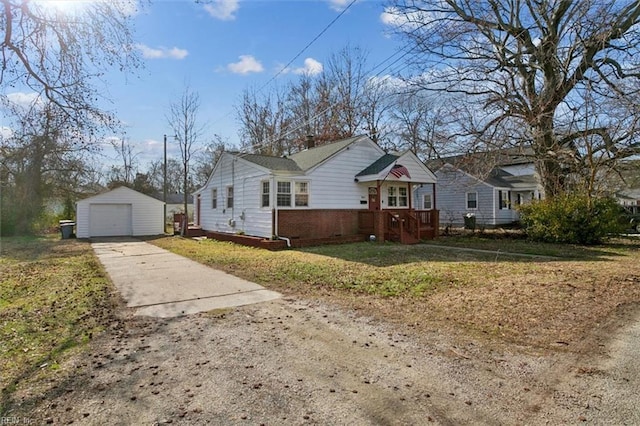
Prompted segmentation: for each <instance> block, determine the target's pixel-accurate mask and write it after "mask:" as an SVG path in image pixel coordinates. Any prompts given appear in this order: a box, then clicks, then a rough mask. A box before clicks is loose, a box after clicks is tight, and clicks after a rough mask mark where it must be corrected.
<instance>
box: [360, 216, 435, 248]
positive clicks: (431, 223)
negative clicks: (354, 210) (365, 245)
mask: <svg viewBox="0 0 640 426" xmlns="http://www.w3.org/2000/svg"><path fill="white" fill-rule="evenodd" d="M359 226H360V232H361V233H363V234H366V235H375V236H376V239H377V240H378V241H397V242H400V243H402V244H417V243H419V242H420V241H422V240H432V239H435V238H437V237H438V228H439V212H438V210H382V211H362V212H360V213H359Z"/></svg>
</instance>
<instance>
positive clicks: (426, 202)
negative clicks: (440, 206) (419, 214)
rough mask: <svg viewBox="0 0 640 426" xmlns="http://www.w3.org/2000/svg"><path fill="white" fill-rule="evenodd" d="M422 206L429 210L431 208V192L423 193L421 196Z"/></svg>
mask: <svg viewBox="0 0 640 426" xmlns="http://www.w3.org/2000/svg"><path fill="white" fill-rule="evenodd" d="M422 208H423V209H425V210H431V209H432V208H433V204H432V202H431V194H424V195H423V196H422Z"/></svg>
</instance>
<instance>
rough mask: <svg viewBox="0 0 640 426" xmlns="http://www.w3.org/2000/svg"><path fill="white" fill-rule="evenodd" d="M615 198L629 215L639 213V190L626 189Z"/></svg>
mask: <svg viewBox="0 0 640 426" xmlns="http://www.w3.org/2000/svg"><path fill="white" fill-rule="evenodd" d="M615 198H616V200H617V201H618V204H620V205H621V206H622V207H624V208H625V210H627V211H628V212H629V213H631V214H638V213H640V188H628V189H624V190H622V191H618V192H617V193H616V194H615Z"/></svg>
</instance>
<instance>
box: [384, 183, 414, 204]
mask: <svg viewBox="0 0 640 426" xmlns="http://www.w3.org/2000/svg"><path fill="white" fill-rule="evenodd" d="M391 188H395V190H396V191H395V192H396V194H395V195H394V196H393V198H395V200H396V205H395V206H392V205H391V204H390V203H389V198H391V197H392V195H391V194H390V192H391V191H390V189H391ZM401 188H404V189H405V190H406V195H404V196H400V189H401ZM386 192H387V198H386V201H387V208H388V209H408V208H409V188H407V187H406V186H402V185H388V186H387V190H386ZM400 198H406V199H407V204H406V205H404V206H401V205H400Z"/></svg>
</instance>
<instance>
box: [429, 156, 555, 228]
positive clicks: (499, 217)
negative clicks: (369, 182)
mask: <svg viewBox="0 0 640 426" xmlns="http://www.w3.org/2000/svg"><path fill="white" fill-rule="evenodd" d="M531 158H532V157H531V156H530V152H529V150H528V149H526V148H525V149H522V150H519V149H511V150H503V151H500V152H498V153H475V154H469V155H464V156H456V157H450V158H442V159H439V160H436V161H433V162H431V163H429V164H430V166H431V167H432V168H433V169H434V170H436V172H435V175H436V177H437V178H438V184H437V185H436V193H435V195H437V197H438V209H439V210H440V223H441V224H442V225H443V226H462V225H463V224H464V219H465V217H469V216H472V217H474V218H475V219H474V220H475V222H476V224H477V225H478V226H489V227H494V226H500V225H508V224H512V223H514V222H516V221H518V220H519V214H518V211H517V210H516V207H517V206H518V205H520V204H524V203H528V202H530V201H531V200H532V199H539V198H541V197H542V195H543V193H542V187H541V186H540V185H539V184H538V179H537V177H536V172H535V166H534V164H533V161H532V159H531ZM417 197H418V199H419V201H418V202H420V203H421V207H422V208H429V207H430V205H431V202H432V201H431V200H432V199H433V197H434V193H433V189H432V188H430V187H428V186H427V187H423V188H420V189H419V190H418V193H417Z"/></svg>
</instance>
